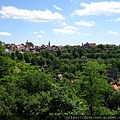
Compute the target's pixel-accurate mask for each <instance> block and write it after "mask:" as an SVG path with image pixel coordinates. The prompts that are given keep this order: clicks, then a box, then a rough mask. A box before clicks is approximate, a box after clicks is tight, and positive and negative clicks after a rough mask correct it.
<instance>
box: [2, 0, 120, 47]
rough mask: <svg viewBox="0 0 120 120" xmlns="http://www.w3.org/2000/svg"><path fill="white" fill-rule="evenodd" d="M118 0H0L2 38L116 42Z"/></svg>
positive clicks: (119, 18) (68, 42)
mask: <svg viewBox="0 0 120 120" xmlns="http://www.w3.org/2000/svg"><path fill="white" fill-rule="evenodd" d="M119 24H120V2H119V0H114V1H111V0H106V1H105V0H103V1H101V0H83V1H80V0H66V1H65V2H60V1H59V0H50V1H48V0H44V1H42V0H35V1H33V0H29V1H28V0H25V1H24V0H16V1H14V2H12V1H9V0H1V1H0V40H1V41H3V42H5V43H15V44H21V43H25V42H26V41H27V40H28V41H30V42H32V43H33V44H34V45H41V44H48V42H49V41H50V42H51V45H81V44H82V43H86V42H89V43H96V44H116V45H119V39H120V27H119Z"/></svg>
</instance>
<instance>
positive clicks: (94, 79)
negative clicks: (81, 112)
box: [82, 60, 109, 116]
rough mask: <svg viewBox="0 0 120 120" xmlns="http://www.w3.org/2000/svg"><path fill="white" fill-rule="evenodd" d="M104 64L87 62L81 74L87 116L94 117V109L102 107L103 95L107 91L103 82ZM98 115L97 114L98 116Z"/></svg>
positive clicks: (105, 83) (106, 85) (107, 87)
mask: <svg viewBox="0 0 120 120" xmlns="http://www.w3.org/2000/svg"><path fill="white" fill-rule="evenodd" d="M105 69H106V66H105V64H99V63H98V62H97V61H95V60H94V61H88V62H87V63H86V64H85V66H84V72H83V86H84V87H83V92H82V93H83V96H84V99H85V100H86V103H87V105H88V110H89V115H91V116H93V115H96V109H99V106H104V105H103V103H104V95H103V93H104V94H105V93H106V91H108V89H109V85H108V83H107V81H106V80H105V79H106V78H107V76H106V74H105ZM98 115H99V114H98Z"/></svg>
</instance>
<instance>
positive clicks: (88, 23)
mask: <svg viewBox="0 0 120 120" xmlns="http://www.w3.org/2000/svg"><path fill="white" fill-rule="evenodd" d="M75 24H76V25H81V26H84V27H91V26H94V25H95V22H94V21H90V22H85V21H84V20H82V21H80V22H75Z"/></svg>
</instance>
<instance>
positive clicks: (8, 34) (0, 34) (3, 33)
mask: <svg viewBox="0 0 120 120" xmlns="http://www.w3.org/2000/svg"><path fill="white" fill-rule="evenodd" d="M0 36H12V35H11V34H10V33H8V32H0Z"/></svg>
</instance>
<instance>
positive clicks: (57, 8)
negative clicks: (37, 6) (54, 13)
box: [53, 5, 62, 10]
mask: <svg viewBox="0 0 120 120" xmlns="http://www.w3.org/2000/svg"><path fill="white" fill-rule="evenodd" d="M53 7H54V8H55V9H56V10H62V9H61V8H60V7H58V6H56V5H53Z"/></svg>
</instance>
